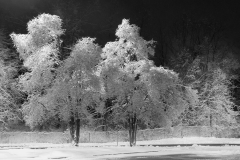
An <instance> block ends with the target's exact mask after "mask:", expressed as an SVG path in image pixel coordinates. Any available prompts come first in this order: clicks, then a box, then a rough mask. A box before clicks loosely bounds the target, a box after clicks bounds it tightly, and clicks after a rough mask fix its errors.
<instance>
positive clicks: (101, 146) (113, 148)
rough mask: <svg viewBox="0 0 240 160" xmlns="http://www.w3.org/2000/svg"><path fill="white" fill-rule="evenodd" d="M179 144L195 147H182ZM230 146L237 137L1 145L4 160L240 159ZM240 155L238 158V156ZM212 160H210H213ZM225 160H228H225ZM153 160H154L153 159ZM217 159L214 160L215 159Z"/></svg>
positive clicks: (239, 148) (0, 159)
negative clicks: (75, 144)
mask: <svg viewBox="0 0 240 160" xmlns="http://www.w3.org/2000/svg"><path fill="white" fill-rule="evenodd" d="M210 143H211V144H226V145H225V146H222V147H220V146H218V147H213V146H198V145H197V144H210ZM154 144H155V145H156V144H176V146H175V147H153V146H151V145H154ZM177 144H192V145H191V146H187V147H180V146H178V145H177ZM227 144H240V139H236V138H214V137H210V138H203V137H184V138H169V139H162V140H155V141H137V145H145V146H143V147H142V146H136V147H130V146H129V144H128V142H118V146H117V142H111V143H80V144H79V147H75V146H73V145H72V144H48V143H41V144H40V143H26V144H0V160H49V159H63V160H92V159H94V160H100V159H101V160H103V159H108V160H111V159H119V158H123V159H133V160H134V158H135V159H141V160H144V159H150V158H149V157H153V156H155V157H157V158H156V159H160V160H165V159H166V160H168V159H169V160H170V159H171V160H174V159H177V157H179V156H180V157H181V156H182V157H181V159H184V160H185V159H191V158H189V156H193V157H194V158H192V159H191V160H193V159H194V160H195V159H196V160H197V159H198V158H199V159H201V158H202V157H208V158H209V157H211V158H214V157H218V158H216V159H220V158H219V157H221V158H223V159H224V158H225V159H226V160H227V159H229V158H230V157H231V156H234V158H235V159H234V158H233V159H231V160H240V146H228V145H227ZM237 156H238V157H237ZM129 157H132V158H129ZM209 159H210V158H209ZM225 159H224V160H225ZM152 160H153V159H152ZM212 160H214V159H212Z"/></svg>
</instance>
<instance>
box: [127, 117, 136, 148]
mask: <svg viewBox="0 0 240 160" xmlns="http://www.w3.org/2000/svg"><path fill="white" fill-rule="evenodd" d="M128 123H129V142H130V146H131V147H132V146H136V135H137V116H136V114H134V116H130V117H129V119H128Z"/></svg>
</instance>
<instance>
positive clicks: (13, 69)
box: [0, 29, 24, 129]
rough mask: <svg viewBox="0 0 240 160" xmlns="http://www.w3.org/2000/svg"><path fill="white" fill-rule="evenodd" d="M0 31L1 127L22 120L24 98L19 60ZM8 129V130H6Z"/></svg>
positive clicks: (2, 31)
mask: <svg viewBox="0 0 240 160" xmlns="http://www.w3.org/2000/svg"><path fill="white" fill-rule="evenodd" d="M5 35H6V34H4V30H3V29H1V30H0V126H1V124H2V125H4V126H5V127H6V126H7V125H8V124H9V123H12V122H17V121H19V120H21V111H20V104H21V101H22V99H23V98H24V97H23V95H22V93H21V92H20V91H19V90H18V89H17V87H16V86H17V80H16V78H17V75H18V67H19V59H17V58H16V57H17V54H16V53H14V52H12V51H11V50H10V49H9V48H8V47H7V41H8V40H7V37H6V36H5ZM5 129H6V128H5Z"/></svg>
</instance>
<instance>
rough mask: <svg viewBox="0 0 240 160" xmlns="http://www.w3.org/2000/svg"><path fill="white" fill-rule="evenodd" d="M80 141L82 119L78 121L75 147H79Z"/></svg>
mask: <svg viewBox="0 0 240 160" xmlns="http://www.w3.org/2000/svg"><path fill="white" fill-rule="evenodd" d="M79 139H80V119H79V118H78V119H77V120H76V139H75V146H78V143H79Z"/></svg>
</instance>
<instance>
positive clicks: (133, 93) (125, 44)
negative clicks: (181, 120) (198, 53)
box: [98, 19, 197, 146]
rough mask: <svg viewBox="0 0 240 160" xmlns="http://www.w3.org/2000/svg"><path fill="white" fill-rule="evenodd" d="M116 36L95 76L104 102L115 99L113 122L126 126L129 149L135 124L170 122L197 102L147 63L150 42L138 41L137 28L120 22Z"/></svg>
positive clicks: (170, 75)
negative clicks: (162, 120) (97, 76)
mask: <svg viewBox="0 0 240 160" xmlns="http://www.w3.org/2000/svg"><path fill="white" fill-rule="evenodd" d="M116 36H117V37H118V40H116V41H115V42H109V43H107V44H106V45H105V47H104V48H103V53H102V55H101V56H102V59H103V61H102V62H101V63H100V64H99V66H98V72H99V73H100V75H101V79H102V83H103V86H104V90H105V99H107V98H109V97H116V101H117V103H115V105H114V106H113V108H112V111H113V114H114V117H115V121H118V122H121V121H122V122H123V123H127V124H128V128H129V135H130V136H129V137H130V145H131V146H133V145H135V144H136V130H137V124H138V121H144V122H145V123H146V124H151V122H153V121H154V122H157V121H158V123H160V122H159V120H160V119H165V120H166V121H168V122H171V121H172V120H173V119H175V118H177V117H178V116H179V115H180V113H181V112H182V111H183V110H184V108H185V106H187V105H193V104H192V102H193V103H195V102H196V101H197V98H196V99H191V98H194V97H197V96H195V94H196V92H195V91H193V90H192V89H191V88H190V87H185V86H183V85H181V82H180V81H179V79H178V75H177V74H176V73H175V72H173V71H171V70H168V69H165V68H163V67H156V66H155V65H154V64H153V62H152V61H150V60H149V59H148V56H149V55H153V54H154V41H146V40H144V39H143V38H142V37H140V35H139V28H138V27H137V26H135V25H130V24H129V21H128V20H126V19H124V20H123V21H122V24H121V25H119V26H118V29H117V31H116ZM190 97H191V98H190ZM190 99H191V100H190Z"/></svg>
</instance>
